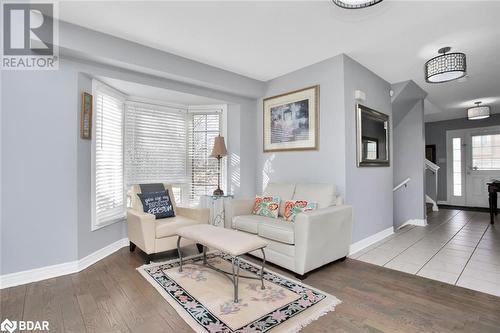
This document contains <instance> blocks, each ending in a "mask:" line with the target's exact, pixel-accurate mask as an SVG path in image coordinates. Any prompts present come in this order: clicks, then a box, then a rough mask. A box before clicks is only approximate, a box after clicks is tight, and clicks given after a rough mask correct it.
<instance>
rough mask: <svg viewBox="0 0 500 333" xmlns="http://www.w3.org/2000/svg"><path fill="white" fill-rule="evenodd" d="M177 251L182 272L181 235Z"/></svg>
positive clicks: (178, 238) (178, 239)
mask: <svg viewBox="0 0 500 333" xmlns="http://www.w3.org/2000/svg"><path fill="white" fill-rule="evenodd" d="M177 253H178V254H179V272H182V253H181V236H179V237H177Z"/></svg>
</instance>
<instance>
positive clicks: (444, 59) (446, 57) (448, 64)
mask: <svg viewBox="0 0 500 333" xmlns="http://www.w3.org/2000/svg"><path fill="white" fill-rule="evenodd" d="M450 50H451V47H443V48H441V49H439V51H438V53H439V54H441V55H439V56H437V57H434V58H432V59H431V60H429V61H427V62H426V63H425V81H427V82H429V83H441V82H448V81H453V80H456V79H460V78H461V77H464V76H465V75H467V63H466V59H465V54H464V53H459V52H453V53H448V52H450Z"/></svg>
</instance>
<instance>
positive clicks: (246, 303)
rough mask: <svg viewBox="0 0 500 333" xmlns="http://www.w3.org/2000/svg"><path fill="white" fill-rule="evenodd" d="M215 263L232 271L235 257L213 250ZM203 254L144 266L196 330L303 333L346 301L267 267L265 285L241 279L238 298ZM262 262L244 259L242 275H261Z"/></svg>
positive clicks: (150, 278)
mask: <svg viewBox="0 0 500 333" xmlns="http://www.w3.org/2000/svg"><path fill="white" fill-rule="evenodd" d="M207 258H208V261H209V263H210V264H212V265H213V266H215V267H217V268H219V269H223V270H225V271H231V259H232V258H231V257H230V256H228V255H225V254H222V253H218V252H216V253H210V254H208V255H207ZM201 260H202V259H201V258H200V257H199V256H195V257H189V258H186V259H185V260H183V271H182V272H179V260H178V259H176V260H172V261H168V262H165V263H154V264H150V265H144V266H141V267H139V268H138V271H139V272H140V273H141V274H142V275H143V276H144V277H145V278H146V280H147V281H148V282H149V283H151V284H152V285H153V286H154V287H155V288H156V289H157V290H158V291H159V292H160V294H161V295H162V296H163V297H164V298H165V299H166V300H167V302H168V303H169V304H170V305H172V307H173V308H174V309H175V310H176V311H177V313H178V314H179V315H180V316H181V317H182V318H183V319H184V320H185V321H186V322H187V323H188V324H189V326H191V328H192V329H193V330H194V331H195V332H210V333H215V332H227V333H230V332H231V333H232V332H238V333H254V332H271V333H281V332H298V331H299V330H300V329H301V328H303V327H304V326H306V325H307V324H309V323H311V322H312V321H314V320H316V319H318V318H319V317H320V316H322V315H324V314H326V313H328V312H330V311H334V310H335V306H336V305H337V304H340V302H341V301H340V300H338V299H337V298H336V297H334V296H332V295H329V294H327V293H325V292H323V291H320V290H318V289H315V288H312V287H310V286H308V285H305V284H302V283H300V282H298V281H295V280H292V279H289V278H287V277H285V276H283V275H280V274H278V273H275V272H273V271H271V270H269V269H267V268H266V269H265V271H264V285H265V289H264V290H262V289H261V284H260V281H259V280H253V279H244V278H240V282H239V298H238V303H235V302H234V301H233V285H232V283H231V282H230V281H229V279H228V278H227V277H226V276H224V275H223V274H221V273H219V272H216V271H214V270H212V269H210V268H208V267H204V266H200V265H197V264H193V263H194V262H199V263H201ZM258 274H260V266H257V265H256V264H254V263H251V262H249V261H246V260H241V262H240V276H256V275H258Z"/></svg>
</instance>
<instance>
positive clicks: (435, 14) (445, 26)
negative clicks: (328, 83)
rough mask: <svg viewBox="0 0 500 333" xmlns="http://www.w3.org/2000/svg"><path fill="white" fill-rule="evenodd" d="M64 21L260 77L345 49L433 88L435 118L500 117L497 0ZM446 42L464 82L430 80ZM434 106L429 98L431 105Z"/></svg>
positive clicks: (137, 9) (94, 14)
mask: <svg viewBox="0 0 500 333" xmlns="http://www.w3.org/2000/svg"><path fill="white" fill-rule="evenodd" d="M59 8H60V9H59V10H60V18H61V19H62V20H64V21H68V22H71V23H74V24H78V25H81V26H84V27H87V28H90V29H94V30H98V31H102V32H105V33H108V34H111V35H114V36H117V37H121V38H124V39H128V40H131V41H134V42H137V43H140V44H143V45H147V46H150V47H154V48H157V49H161V50H164V51H167V52H171V53H174V54H177V55H180V56H184V57H187V58H190V59H193V60H197V61H200V62H203V63H206V64H210V65H213V66H217V67H220V68H223V69H227V70H230V71H233V72H236V73H239V74H243V75H246V76H248V77H252V78H255V79H258V80H263V81H266V80H269V79H272V78H275V77H277V76H280V75H283V74H286V73H288V72H291V71H293V70H296V69H299V68H302V67H304V66H307V65H310V64H313V63H315V62H318V61H321V60H324V59H327V58H329V57H332V56H335V55H337V54H340V53H345V54H347V55H349V56H351V57H352V58H354V59H355V60H357V61H359V62H360V63H361V64H363V65H365V66H366V67H368V68H369V69H371V70H373V71H374V72H375V73H377V74H378V75H380V76H381V77H383V78H384V79H386V80H387V81H389V82H391V83H396V82H400V81H405V80H409V79H412V80H414V81H415V82H416V83H417V84H419V85H420V86H421V87H422V88H423V89H424V90H426V91H427V92H428V93H429V96H428V99H429V103H431V104H432V105H433V107H432V108H430V109H429V110H427V111H426V120H427V121H436V120H444V119H451V118H459V117H463V116H465V108H466V107H467V106H469V105H472V104H473V102H474V101H476V100H483V101H489V102H490V103H491V104H492V106H493V110H494V112H498V113H500V62H499V58H500V2H499V1H484V2H482V1H403V0H402V1H388V0H386V1H384V2H382V3H381V4H379V5H377V6H374V7H371V8H368V9H363V10H343V9H340V8H338V7H336V6H335V5H333V4H332V3H331V1H328V0H327V1H304V2H299V1H278V2H267V1H257V2H255V1H254V2H242V1H237V2H228V1H220V2H210V1H203V2H192V1H185V2H162V1H152V2H137V1H128V2H120V3H117V2H109V1H98V2H89V1H84V2H79V1H68V2H61V3H60V5H59ZM443 46H451V47H452V50H453V51H460V52H464V53H466V54H467V62H468V74H469V76H468V78H467V80H465V81H464V82H457V81H455V82H451V83H445V84H438V85H436V84H433V85H431V84H428V83H426V82H425V81H424V78H423V66H424V63H425V61H426V60H427V59H429V58H431V57H433V56H435V55H436V54H437V53H436V52H437V50H438V49H439V48H441V47H443ZM428 105H429V104H428Z"/></svg>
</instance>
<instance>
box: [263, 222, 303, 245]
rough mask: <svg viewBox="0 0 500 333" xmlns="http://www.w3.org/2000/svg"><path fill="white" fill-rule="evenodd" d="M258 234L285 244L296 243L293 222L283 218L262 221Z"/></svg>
mask: <svg viewBox="0 0 500 333" xmlns="http://www.w3.org/2000/svg"><path fill="white" fill-rule="evenodd" d="M258 235H259V236H260V237H263V238H267V239H271V240H274V241H277V242H281V243H285V244H294V243H295V232H294V226H293V223H288V222H285V221H284V220H281V219H280V220H273V221H265V222H262V223H260V224H259V232H258Z"/></svg>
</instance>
